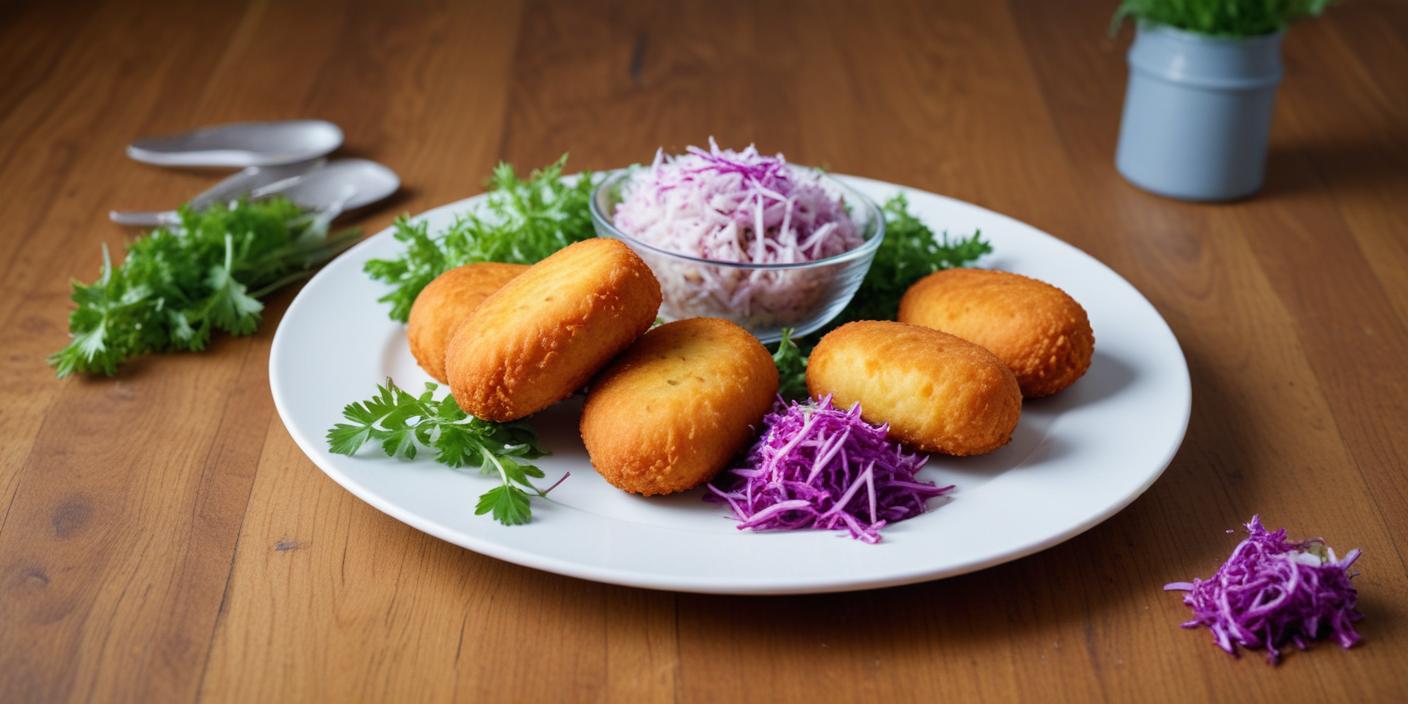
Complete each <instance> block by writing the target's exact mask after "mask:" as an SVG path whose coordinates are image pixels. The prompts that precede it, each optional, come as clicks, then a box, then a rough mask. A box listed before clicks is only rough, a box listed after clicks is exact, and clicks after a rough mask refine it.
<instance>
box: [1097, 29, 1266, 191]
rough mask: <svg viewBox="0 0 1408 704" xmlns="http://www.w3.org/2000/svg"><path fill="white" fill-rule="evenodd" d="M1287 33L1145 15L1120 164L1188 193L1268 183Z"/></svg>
mask: <svg viewBox="0 0 1408 704" xmlns="http://www.w3.org/2000/svg"><path fill="white" fill-rule="evenodd" d="M1281 37H1282V33H1281V32H1277V33H1275V34H1267V35H1264V36H1259V37H1249V38H1242V39H1230V38H1222V37H1210V36H1207V35H1202V34H1195V33H1193V32H1185V31H1183V30H1179V29H1174V28H1172V27H1168V26H1165V25H1157V24H1149V23H1140V25H1139V27H1138V30H1137V33H1136V34H1135V38H1134V44H1133V45H1132V46H1131V47H1130V48H1129V87H1128V89H1126V91H1125V97H1124V118H1123V119H1122V120H1121V122H1120V141H1119V149H1118V151H1117V152H1116V155H1115V165H1116V167H1117V168H1119V171H1120V173H1121V174H1123V175H1124V177H1125V178H1126V179H1129V181H1130V183H1133V184H1134V185H1136V186H1138V187H1140V188H1143V189H1144V190H1147V191H1152V192H1154V193H1158V194H1160V195H1165V196H1170V197H1173V198H1181V199H1184V200H1231V199H1234V198H1242V197H1245V196H1249V195H1251V194H1253V193H1255V192H1256V191H1257V189H1259V188H1261V182H1262V178H1263V176H1264V175H1265V173H1266V145H1267V141H1268V139H1269V137H1270V134H1271V112H1272V108H1273V106H1274V105H1275V102H1276V86H1277V84H1279V83H1280V81H1281Z"/></svg>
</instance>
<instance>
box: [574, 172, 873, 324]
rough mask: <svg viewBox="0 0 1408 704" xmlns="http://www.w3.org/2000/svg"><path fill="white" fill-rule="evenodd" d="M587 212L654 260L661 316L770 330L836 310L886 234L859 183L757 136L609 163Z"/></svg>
mask: <svg viewBox="0 0 1408 704" xmlns="http://www.w3.org/2000/svg"><path fill="white" fill-rule="evenodd" d="M740 157H741V158H740ZM685 159H690V160H691V161H690V162H686V163H685V164H684V165H683V167H682V168H679V167H677V165H679V164H680V163H681V162H682V161H683V160H685ZM672 168H674V171H671V169H672ZM701 174H702V175H701ZM591 215H592V221H593V223H594V225H595V227H596V232H597V234H598V235H599V236H602V237H612V238H615V239H619V240H621V241H623V242H625V243H626V244H627V245H629V246H630V247H631V249H633V250H634V251H635V252H636V253H637V254H639V255H640V257H641V258H642V259H644V260H645V262H646V264H648V265H649V266H650V268H651V270H652V271H654V273H655V276H656V278H658V279H659V280H660V287H661V290H662V292H663V293H664V303H663V304H662V305H661V308H660V314H661V317H662V318H664V319H665V320H667V321H668V320H679V319H683V318H691V317H700V316H705V317H715V318H723V319H726V320H730V321H732V322H735V323H737V324H738V325H740V326H742V327H743V328H744V329H746V330H748V331H749V332H751V333H753V334H754V335H755V336H757V337H758V338H759V339H760V340H762V341H763V342H775V341H777V340H779V339H781V337H782V330H783V329H784V328H791V329H792V330H793V331H794V334H795V335H798V336H801V335H805V334H807V333H810V332H812V331H815V330H817V329H819V328H821V327H822V326H823V325H825V324H826V323H827V322H829V321H830V320H831V319H832V318H834V317H836V315H838V314H839V313H840V312H841V310H842V309H843V308H845V307H846V305H847V304H848V303H850V301H851V298H852V297H853V296H854V295H855V293H856V289H857V288H858V287H859V286H860V284H861V281H862V279H864V278H865V275H866V272H867V271H868V270H869V268H870V263H871V261H872V259H873V258H874V256H875V251H876V249H877V248H878V247H879V246H880V243H881V241H882V240H883V238H884V235H885V220H884V217H883V216H882V214H881V212H880V209H879V207H878V206H877V205H876V204H875V203H874V201H872V200H871V199H869V198H868V197H866V196H865V195H864V194H862V193H860V192H859V191H856V190H855V189H853V188H851V187H849V186H847V185H846V184H843V183H841V182H840V181H838V180H836V179H833V178H831V177H830V176H828V175H826V174H825V173H823V172H822V171H820V170H818V169H813V168H808V167H802V166H795V165H788V164H786V163H785V162H783V161H782V160H781V157H760V156H758V155H757V153H756V151H755V150H753V149H752V148H751V147H750V148H749V149H748V150H746V151H745V152H732V151H721V150H719V149H718V148H717V146H714V147H712V151H705V150H702V149H691V150H690V152H688V153H687V154H686V155H683V156H681V157H678V158H676V159H675V160H673V161H666V160H665V159H664V158H663V157H661V156H657V158H656V160H655V163H654V164H652V165H650V166H634V167H629V168H626V169H622V170H619V171H615V172H612V173H609V174H607V175H606V176H605V178H604V179H602V181H601V182H600V183H599V184H598V185H597V187H596V190H595V192H594V193H593V195H592V199H591ZM759 233H762V234H761V236H759Z"/></svg>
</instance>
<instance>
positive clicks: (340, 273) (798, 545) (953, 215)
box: [269, 177, 1191, 594]
mask: <svg viewBox="0 0 1408 704" xmlns="http://www.w3.org/2000/svg"><path fill="white" fill-rule="evenodd" d="M842 178H844V179H845V180H846V181H848V182H850V183H851V184H852V185H854V186H855V187H856V188H858V189H860V190H861V191H863V192H865V193H866V194H867V195H869V196H871V197H872V198H874V199H875V200H876V201H877V202H880V201H883V200H884V199H886V198H889V197H890V196H892V195H894V194H895V193H896V192H897V191H898V192H903V193H905V194H906V195H907V196H908V197H909V202H910V206H911V207H912V208H913V211H914V212H915V213H916V214H917V215H918V216H919V217H920V218H922V219H923V220H924V221H925V222H926V223H928V224H929V225H930V227H932V228H933V229H934V230H935V231H936V232H937V231H942V230H945V229H947V230H948V231H949V232H951V233H955V234H967V233H971V232H972V231H973V230H974V229H977V228H981V229H982V231H983V236H984V237H986V238H988V239H989V240H990V241H991V242H992V244H993V248H994V254H993V255H992V256H991V257H989V258H988V260H987V261H985V262H983V265H984V266H991V267H993V268H999V269H1004V270H1008V271H1014V272H1018V273H1022V274H1027V275H1029V276H1035V277H1037V278H1040V279H1043V280H1046V281H1049V282H1051V283H1053V284H1055V285H1057V286H1059V287H1061V288H1063V289H1065V290H1066V291H1068V292H1069V293H1070V294H1071V295H1072V296H1074V297H1075V298H1076V300H1078V301H1080V302H1081V303H1082V304H1083V305H1084V306H1085V308H1086V310H1087V311H1088V312H1089V314H1090V322H1091V325H1092V326H1093V327H1094V329H1095V338H1096V347H1095V360H1094V363H1093V364H1092V365H1091V367H1090V371H1089V373H1087V374H1086V375H1085V377H1084V378H1082V379H1081V380H1080V381H1079V382H1077V383H1076V384H1075V385H1074V386H1072V387H1071V388H1069V389H1067V390H1066V391H1064V392H1062V393H1060V394H1057V395H1056V396H1054V397H1052V398H1049V399H1043V400H1038V401H1031V402H1027V403H1026V404H1025V405H1024V407H1023V409H1022V420H1021V423H1020V424H1019V425H1018V427H1017V431H1016V433H1015V435H1014V437H1013V439H1012V442H1011V443H1010V444H1009V445H1007V446H1006V447H1004V448H1002V449H1001V450H999V451H997V452H995V453H992V454H990V455H985V456H982V457H970V458H962V459H954V458H945V457H935V458H933V459H932V460H931V461H930V462H929V465H928V467H927V468H925V469H924V470H923V471H922V472H921V476H923V477H925V478H927V479H930V480H933V481H935V482H938V483H939V484H941V485H942V484H956V485H957V487H958V488H957V490H956V491H955V492H954V493H953V494H952V499H951V500H949V501H947V502H942V503H941V502H934V504H932V509H931V511H930V512H929V513H925V514H923V515H920V516H918V517H916V518H913V519H911V520H908V521H904V522H901V523H897V524H894V525H891V526H887V527H886V528H885V529H884V532H883V535H884V541H883V542H882V543H880V544H878V545H866V544H864V543H861V542H859V541H856V540H851V539H849V538H847V537H843V536H842V535H841V534H839V533H830V532H816V531H813V532H787V533H750V532H741V531H739V530H737V529H736V528H735V522H734V521H733V520H732V519H730V518H728V517H727V515H726V512H725V509H723V508H722V507H720V506H718V505H717V504H711V503H705V502H704V501H703V500H702V498H701V497H702V496H703V493H702V490H696V491H692V492H689V493H686V494H682V495H677V496H672V497H665V498H640V497H636V496H631V495H628V494H625V493H623V492H621V491H618V490H616V489H614V488H612V487H611V486H609V485H608V484H606V482H605V481H603V480H602V479H601V478H600V477H599V476H597V474H596V472H594V471H593V470H592V468H591V465H590V463H589V462H588V460H587V455H586V451H585V450H584V449H583V447H582V442H581V439H580V437H579V436H578V434H577V415H578V412H579V411H580V408H581V403H580V400H572V401H568V402H565V403H562V404H558V405H557V406H555V407H553V408H551V409H549V410H547V411H545V412H543V413H541V414H539V415H537V416H534V417H533V418H531V419H530V422H531V424H532V425H533V426H534V428H535V429H536V430H537V431H538V433H539V436H540V439H541V440H542V442H543V444H544V445H545V446H546V447H547V448H548V449H549V450H551V452H552V455H551V456H550V457H546V458H543V459H542V460H539V461H538V465H539V466H540V467H541V468H542V469H543V470H544V471H545V472H546V473H547V480H546V481H547V482H552V481H554V480H555V479H556V478H557V477H559V476H561V474H562V473H563V472H566V471H569V470H570V471H571V473H572V476H571V478H569V479H568V480H567V481H566V482H564V483H563V484H562V485H561V486H559V487H558V488H557V489H556V490H555V491H553V493H552V495H551V499H549V500H540V499H534V500H533V521H532V523H530V524H527V525H522V526H514V527H507V526H502V525H499V524H498V523H495V522H494V521H492V520H490V519H489V518H488V517H485V516H475V515H474V504H475V501H476V499H477V497H478V496H479V494H481V493H483V492H484V491H485V490H487V489H489V488H490V487H492V486H494V485H495V484H496V482H497V480H496V479H492V478H489V477H483V476H479V475H478V474H477V473H473V472H461V471H455V470H452V469H449V468H446V467H443V466H441V465H437V464H436V463H435V461H434V460H433V459H432V458H430V457H428V456H426V454H425V453H423V454H422V459H417V460H415V461H410V462H407V461H402V460H395V459H389V458H386V457H384V456H380V448H373V447H368V448H365V449H364V450H363V451H362V453H361V454H359V455H358V456H356V457H345V456H341V455H334V454H332V453H330V452H328V450H327V444H326V442H325V441H324V439H323V436H324V434H325V433H326V432H327V429H328V428H330V427H331V426H332V425H333V424H335V423H337V422H339V421H340V420H341V411H342V407H343V406H344V405H345V404H347V403H350V402H352V401H359V400H362V399H365V398H368V397H370V396H371V394H372V393H373V391H374V389H375V386H376V385H377V384H378V383H381V382H383V381H384V380H385V379H386V378H387V377H388V376H389V377H391V378H393V379H395V381H396V383H397V384H398V385H400V386H401V387H402V388H405V389H408V390H412V391H415V392H418V391H420V390H421V389H422V388H423V385H424V383H425V382H427V381H430V378H429V377H428V376H427V375H426V374H425V373H424V372H422V371H421V370H420V369H419V368H418V367H417V366H416V365H415V362H414V360H413V359H412V358H411V355H410V352H409V350H408V349H407V346H406V338H405V331H404V327H403V326H402V325H401V324H400V323H396V322H394V321H392V320H391V319H389V318H388V317H387V315H386V313H387V307H386V306H385V305H384V304H381V303H378V302H377V300H376V299H377V298H378V297H379V296H381V295H382V294H383V293H384V287H383V286H382V285H381V284H378V283H376V282H373V281H372V280H370V279H369V278H367V276H366V275H365V274H363V273H362V265H363V263H364V262H366V261H367V260H368V259H373V258H383V257H390V256H394V255H395V254H396V253H397V252H398V250H399V247H400V245H399V244H398V243H397V242H396V241H395V240H394V239H393V238H392V235H391V231H390V230H387V231H384V232H381V233H379V234H377V235H376V236H375V237H371V238H369V239H368V240H366V241H365V242H362V243H361V244H359V245H358V246H356V247H354V248H352V249H351V250H349V251H348V252H346V253H345V254H343V255H342V256H341V257H338V258H337V259H336V260H335V261H333V262H332V263H330V264H328V265H327V267H325V268H324V269H323V270H322V271H321V272H320V273H319V274H318V275H317V276H315V277H314V278H313V279H312V280H311V281H309V282H308V284H307V285H306V286H305V287H304V288H303V291H302V292H300V293H299V294H298V297H297V298H296V299H294V301H293V304H292V305H290V306H289V309H288V312H287V313H286V314H285V315H284V318H283V321H282V322H281V323H280V324H279V329H278V332H277V333H276V334H275V335H274V344H273V350H272V353H271V355H270V358H269V383H270V387H271V388H272V390H273V394H274V402H275V404H276V405H277V406H278V410H279V415H280V417H282V418H283V421H284V425H285V426H287V427H288V431H289V433H290V434H291V435H292V436H293V439H294V440H295V441H296V442H297V443H298V446H299V447H300V448H302V449H303V451H304V452H305V453H307V455H308V457H309V458H311V459H312V460H313V462H314V464H316V465H317V466H318V467H319V468H320V469H322V470H323V471H324V472H326V473H327V475H328V476H329V477H332V479H333V480H334V481H336V482H337V483H338V484H341V485H342V486H343V487H344V488H346V489H347V490H348V491H350V492H352V493H353V494H355V495H356V496H357V497H358V498H361V499H362V500H363V501H366V502H367V503H369V504H371V505H372V506H374V507H376V508H377V509H378V510H380V511H382V512H384V513H386V514H388V515H390V516H392V517H394V518H396V519H397V520H400V521H402V522H404V523H406V524H408V525H410V526H412V527H414V528H416V529H418V530H421V531H424V532H426V533H429V534H431V535H434V536H436V537H438V538H441V539H443V540H448V541H450V542H452V543H455V544H457V545H461V546H464V547H466V548H469V549H470V550H474V551H475V552H479V553H482V554H485V555H489V556H492V557H496V558H499V559H502V560H507V561H509V562H514V563H517V564H520V565H526V566H528V567H534V568H537V569H541V570H547V571H550V572H557V573H559V574H565V575H571V576H573V577H580V578H583V579H590V580H596V581H601V582H610V583H613V584H624V585H630V586H637V587H648V588H653V589H674V590H681V591H695V592H715V593H739V594H744V593H746V594H792V593H807V592H826V591H843V590H852V589H868V588H873V587H884V586H890V585H896V584H906V583H910V582H920V581H924V580H931V579H938V578H941V577H948V576H952V575H957V574H962V573H965V572H971V571H973V570H979V569H982V568H984V567H988V566H991V565H996V564H999V563H1002V562H1006V561H1008V560H1014V559H1016V558H1019V557H1022V556H1024V555H1029V554H1031V553H1034V552H1037V551H1038V550H1043V549H1045V548H1048V547H1051V546H1053V545H1055V544H1057V543H1060V542H1061V541H1063V540H1066V539H1068V538H1070V537H1072V536H1074V535H1077V534H1079V533H1081V532H1082V531H1085V530H1087V529H1089V528H1090V527H1092V526H1094V525H1096V524H1097V523H1099V522H1101V521H1103V520H1105V519H1106V518H1109V517H1110V516H1111V515H1114V513H1115V512H1117V511H1119V510H1120V509H1122V508H1124V507H1125V506H1126V505H1128V504H1129V503H1130V502H1131V501H1133V500H1134V499H1135V498H1136V497H1138V496H1139V495H1140V494H1142V493H1143V492H1144V490H1145V489H1148V488H1149V485H1151V484H1153V482H1154V480H1155V479H1157V478H1158V477H1159V474H1161V473H1162V472H1163V470H1164V468H1165V467H1166V466H1168V463H1169V462H1170V461H1171V460H1172V459H1173V455H1174V452H1175V451H1177V449H1178V446H1179V443H1181V442H1182V440H1183V433H1184V431H1185V430H1186V428H1187V425H1188V413H1189V409H1190V406H1191V391H1190V387H1189V382H1188V368H1187V365H1186V363H1185V362H1184V359H1183V352H1182V350H1180V349H1179V346H1178V341H1177V340H1176V339H1174V336H1173V333H1172V332H1171V331H1170V330H1169V328H1168V325H1167V324H1166V323H1165V322H1164V320H1163V318H1161V317H1160V316H1159V314H1158V312H1157V311H1155V310H1154V307H1153V306H1151V305H1150V304H1149V302H1148V301H1147V300H1145V298H1144V297H1143V296H1142V295H1140V293H1139V292H1138V291H1136V290H1135V289H1134V287H1133V286H1131V285H1130V284H1129V283H1128V282H1127V281H1125V280H1124V279H1123V278H1121V277H1120V276H1119V275H1118V274H1116V273H1115V272H1113V271H1111V270H1110V269H1109V268H1108V267H1106V266H1105V265H1104V264H1101V263H1100V262H1098V261H1096V260H1095V259H1093V258H1091V257H1090V256H1088V255H1086V254H1085V253H1083V252H1081V251H1080V250H1077V249H1076V248H1074V247H1071V246H1070V245H1068V244H1066V243H1064V242H1062V241H1060V240H1058V239H1056V238H1054V237H1052V236H1050V235H1047V234H1045V233H1043V232H1041V231H1039V230H1037V229H1035V228H1033V227H1031V226H1029V225H1026V224H1023V223H1021V222H1018V221H1016V220H1013V219H1011V218H1008V217H1006V216H1003V215H999V214H997V213H994V212H991V211H988V210H984V209H983V208H979V207H977V206H974V205H970V204H968V203H963V202H961V201H957V200H953V199H951V198H945V197H942V196H937V195H933V194H931V193H926V192H923V191H916V190H913V189H909V188H903V187H901V186H895V185H892V184H887V183H882V182H879V181H872V180H868V179H862V178H854V177H842ZM480 198H482V196H480V197H475V198H469V199H466V200H463V201H460V202H458V203H452V204H450V205H447V206H444V207H441V208H437V209H435V210H432V211H430V212H427V213H425V214H424V215H422V216H421V218H423V219H425V220H428V221H429V223H430V230H431V231H432V232H435V231H437V230H439V229H440V228H442V227H444V226H446V225H447V224H449V223H450V222H451V221H452V220H453V219H454V217H455V216H456V215H458V214H461V213H464V212H467V211H469V210H470V209H472V208H473V207H474V206H475V204H476V202H477V201H478V200H479V199H480Z"/></svg>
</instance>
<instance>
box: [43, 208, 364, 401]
mask: <svg viewBox="0 0 1408 704" xmlns="http://www.w3.org/2000/svg"><path fill="white" fill-rule="evenodd" d="M329 222H330V218H328V217H325V216H321V215H318V214H316V213H311V212H308V211H305V210H303V209H301V208H299V207H298V206H297V205H294V204H293V203H291V202H289V201H287V200H284V199H279V198H275V199H271V200H265V201H259V202H255V203H247V202H242V203H236V204H233V205H228V206H225V205H214V206H211V207H209V208H206V209H204V210H201V211H193V210H191V209H190V208H182V209H181V211H180V223H178V224H176V225H170V226H163V227H159V228H157V229H155V230H153V231H151V232H150V233H148V234H147V235H145V236H143V237H140V238H138V239H136V240H134V241H133V242H132V243H131V244H129V245H127V257H126V258H125V259H124V260H123V262H122V264H121V265H120V266H113V263H112V258H111V256H110V255H109V254H108V250H107V248H106V247H104V248H103V267H102V271H101V274H100V275H99V276H98V280H97V281H96V282H94V283H92V284H81V283H78V282H74V284H73V302H74V303H76V304H78V307H77V308H75V309H74V310H73V312H72V313H71V314H70V315H69V334H70V336H71V338H72V339H71V340H70V341H69V344H68V346H67V347H64V348H63V349H62V350H59V351H58V352H55V353H54V354H52V355H50V356H49V364H51V365H53V366H54V367H55V368H56V369H57V371H58V375H59V377H61V378H62V377H65V376H68V375H69V374H72V373H74V372H89V373H95V372H101V373H103V374H107V375H112V374H115V373H116V372H117V367H118V365H119V364H121V363H123V362H125V361H127V360H128V359H131V358H133V357H137V356H139V355H142V354H146V353H148V352H161V351H166V350H201V349H204V348H205V346H206V344H207V343H208V342H209V341H210V335H211V333H212V331H214V330H224V331H225V332H228V333H230V334H232V335H248V334H250V333H252V332H254V331H255V329H257V328H258V327H259V318H260V312H261V311H262V310H263V309H264V305H263V304H262V303H260V302H259V299H260V298H263V297H264V296H266V295H268V294H269V293H272V292H273V291H274V290H276V289H278V288H280V287H282V286H284V285H286V284H289V283H292V282H294V281H297V280H299V279H302V278H304V277H307V276H309V275H311V274H312V273H313V271H314V270H316V269H317V267H318V266H319V265H321V264H322V263H323V262H326V261H327V260H329V259H331V258H333V257H334V256H336V255H337V254H338V253H339V252H341V251H342V250H344V249H346V248H347V247H348V246H349V245H351V244H352V243H353V242H355V241H356V240H357V239H358V238H359V237H360V233H358V232H357V231H355V230H349V231H346V232H342V233H340V234H337V235H335V236H333V237H328V225H329Z"/></svg>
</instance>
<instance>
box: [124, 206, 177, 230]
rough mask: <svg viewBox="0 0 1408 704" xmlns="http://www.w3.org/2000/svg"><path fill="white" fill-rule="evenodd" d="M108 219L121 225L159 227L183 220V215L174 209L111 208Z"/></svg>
mask: <svg viewBox="0 0 1408 704" xmlns="http://www.w3.org/2000/svg"><path fill="white" fill-rule="evenodd" d="M108 219H109V220H111V221H113V222H115V223H117V224H119V225H128V226H130V227H157V226H159V225H174V224H176V223H178V222H180V221H181V216H180V215H177V214H176V211H174V210H163V211H136V210H109V211H108Z"/></svg>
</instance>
